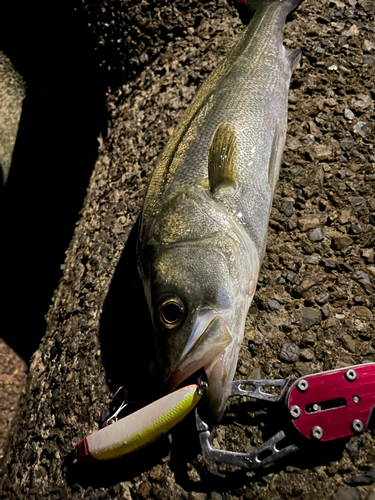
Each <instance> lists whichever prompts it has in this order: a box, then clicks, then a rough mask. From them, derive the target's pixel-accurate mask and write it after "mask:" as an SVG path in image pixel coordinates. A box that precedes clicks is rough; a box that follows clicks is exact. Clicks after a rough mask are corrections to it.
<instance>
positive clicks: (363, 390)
mask: <svg viewBox="0 0 375 500" xmlns="http://www.w3.org/2000/svg"><path fill="white" fill-rule="evenodd" d="M266 387H280V388H281V393H280V394H279V395H275V394H269V393H267V392H264V391H263V390H262V389H264V388H266ZM231 396H247V397H251V398H255V399H260V400H263V401H269V402H274V403H278V402H280V403H282V404H283V406H284V411H286V412H287V413H286V415H287V417H288V419H289V420H290V423H291V425H290V426H288V428H290V429H291V430H292V431H294V432H293V435H294V436H295V438H296V440H298V445H297V444H285V446H283V443H282V441H283V440H284V439H285V438H286V437H287V432H288V431H286V430H281V431H279V432H278V433H277V434H275V435H274V436H273V437H272V438H270V439H268V440H267V441H265V442H264V443H263V444H262V445H261V446H259V447H258V448H256V449H255V450H253V451H251V452H250V453H237V452H232V451H225V450H218V449H216V448H213V447H212V446H211V433H210V429H209V426H208V425H207V424H206V423H205V422H204V421H203V420H202V419H201V417H200V416H199V410H198V409H196V411H195V419H196V427H197V430H198V432H199V439H200V444H201V448H202V452H203V454H204V455H205V456H206V457H207V458H209V459H211V460H215V461H216V462H221V463H225V464H228V465H234V466H236V467H241V468H245V469H257V468H258V467H263V466H265V465H268V464H271V463H273V462H275V461H276V460H278V459H279V458H283V457H285V456H287V455H289V454H291V453H294V452H296V451H298V450H299V449H300V448H301V446H303V445H305V444H307V443H308V441H316V442H327V441H333V440H336V439H340V438H343V437H348V436H352V435H355V434H359V433H361V432H363V431H365V430H366V429H367V426H368V423H369V420H370V417H371V413H372V410H373V408H374V406H375V363H367V364H363V365H356V366H351V367H347V368H340V369H338V370H331V371H328V372H321V373H317V374H313V375H307V376H306V377H301V378H299V379H288V380H284V379H276V380H236V381H234V382H233V384H232V392H231ZM289 442H290V439H289Z"/></svg>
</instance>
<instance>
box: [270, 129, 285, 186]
mask: <svg viewBox="0 0 375 500" xmlns="http://www.w3.org/2000/svg"><path fill="white" fill-rule="evenodd" d="M284 144H285V133H284V131H283V130H282V128H281V126H280V124H279V122H277V124H276V130H275V135H274V137H273V141H272V148H271V156H270V161H269V165H268V184H269V185H270V186H271V189H272V190H273V191H275V188H276V184H277V181H278V179H279V173H280V166H281V159H282V156H283V151H284Z"/></svg>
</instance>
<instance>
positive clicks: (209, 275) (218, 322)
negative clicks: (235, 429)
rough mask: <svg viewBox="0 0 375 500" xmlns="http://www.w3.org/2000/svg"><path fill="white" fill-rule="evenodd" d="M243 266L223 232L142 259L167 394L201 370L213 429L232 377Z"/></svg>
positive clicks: (240, 324) (243, 299) (152, 250)
mask: <svg viewBox="0 0 375 500" xmlns="http://www.w3.org/2000/svg"><path fill="white" fill-rule="evenodd" d="M146 254H148V256H149V258H147V257H146ZM248 260H249V259H248V258H247V256H246V252H244V248H243V245H241V243H240V242H239V240H238V238H236V237H233V236H231V235H230V234H228V233H227V232H225V233H224V232H222V231H215V232H213V233H211V234H210V235H205V236H202V237H200V238H193V239H189V240H187V241H184V240H180V241H178V242H177V243H176V242H172V243H169V244H165V245H160V244H155V243H154V244H153V243H152V242H151V243H150V244H149V247H148V250H145V251H144V252H143V257H142V261H143V272H141V276H142V277H143V281H144V286H145V292H146V297H147V299H148V304H149V308H150V311H151V316H152V321H153V325H154V334H155V340H156V348H157V354H158V361H159V365H160V366H161V368H162V370H163V373H164V379H165V383H166V386H167V388H168V390H170V391H172V390H175V389H176V388H177V387H178V386H180V385H181V384H183V383H184V381H186V380H187V379H188V378H189V377H191V376H194V375H197V376H198V374H201V373H202V370H204V372H205V374H206V376H207V382H208V391H207V395H206V408H207V409H208V411H207V415H208V418H209V419H210V420H211V421H216V422H217V421H220V420H221V417H222V415H223V412H224V410H225V406H226V403H227V399H228V397H229V395H230V391H231V383H232V380H233V377H234V373H235V370H236V365H237V357H238V352H239V349H240V345H241V342H242V339H243V334H244V326H245V319H246V314H247V310H248V306H249V300H248V293H249V286H248V283H249V279H248V275H249V269H248V264H249V262H248ZM256 272H257V271H256Z"/></svg>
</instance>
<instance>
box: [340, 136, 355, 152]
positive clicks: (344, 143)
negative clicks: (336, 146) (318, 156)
mask: <svg viewBox="0 0 375 500" xmlns="http://www.w3.org/2000/svg"><path fill="white" fill-rule="evenodd" d="M355 145H356V142H355V140H354V139H353V137H351V136H349V137H345V138H344V139H342V140H341V141H340V146H341V147H342V149H345V151H349V150H350V149H352V147H353V146H355Z"/></svg>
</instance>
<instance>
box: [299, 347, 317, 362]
mask: <svg viewBox="0 0 375 500" xmlns="http://www.w3.org/2000/svg"><path fill="white" fill-rule="evenodd" d="M300 358H301V359H303V360H305V361H312V360H313V359H314V358H315V354H314V351H313V350H312V349H310V348H309V347H307V348H306V349H302V351H301V354H300Z"/></svg>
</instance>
